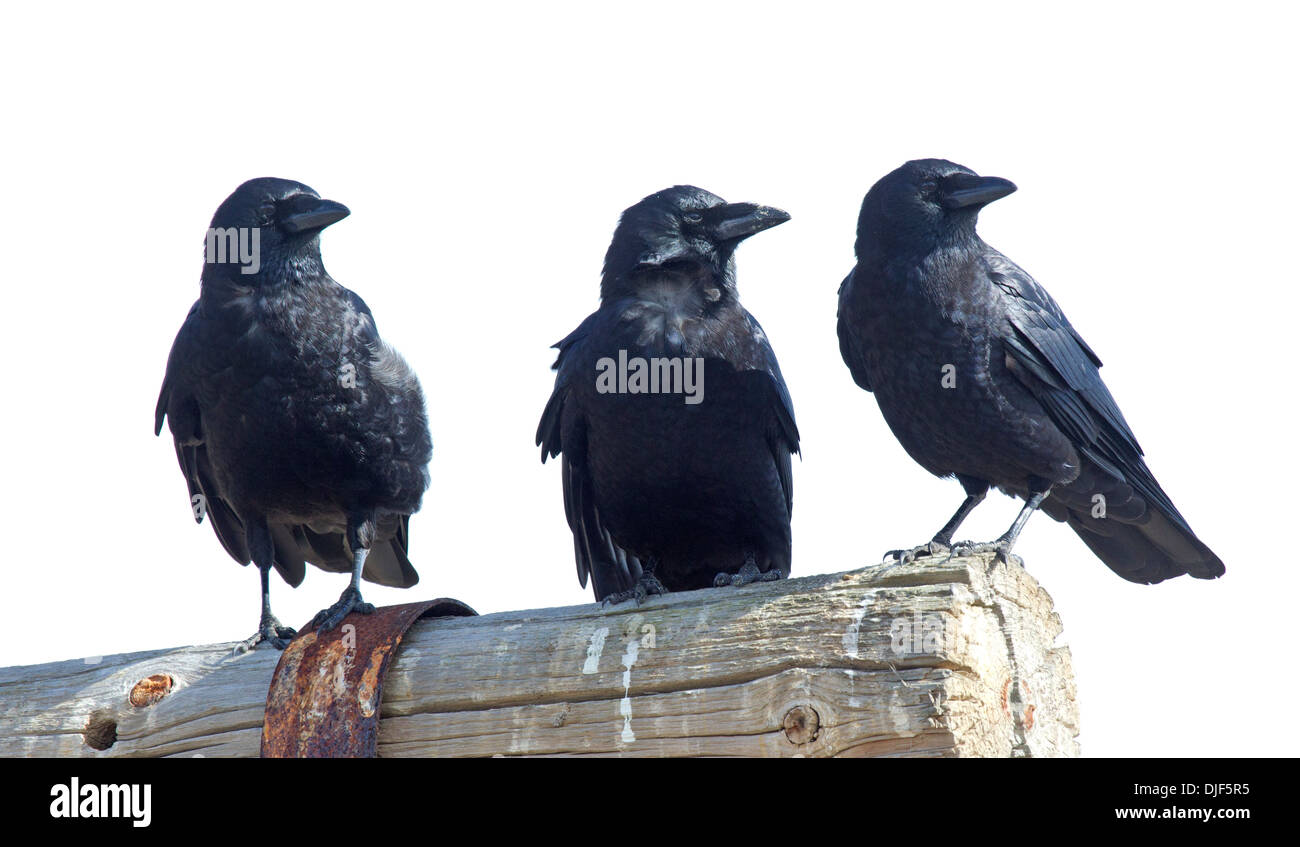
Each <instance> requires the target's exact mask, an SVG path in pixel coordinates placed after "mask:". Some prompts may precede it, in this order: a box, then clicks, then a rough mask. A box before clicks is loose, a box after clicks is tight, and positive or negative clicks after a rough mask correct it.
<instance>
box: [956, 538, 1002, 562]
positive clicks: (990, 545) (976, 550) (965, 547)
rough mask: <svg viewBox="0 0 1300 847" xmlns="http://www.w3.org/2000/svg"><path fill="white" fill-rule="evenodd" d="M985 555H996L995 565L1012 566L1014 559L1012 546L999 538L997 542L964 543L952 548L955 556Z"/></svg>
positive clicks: (994, 558)
mask: <svg viewBox="0 0 1300 847" xmlns="http://www.w3.org/2000/svg"><path fill="white" fill-rule="evenodd" d="M984 553H995V554H996V555H995V556H994V557H993V565H996V564H997V563H998V562H1001V563H1002V564H1004V565H1009V564H1011V560H1012V559H1013V558H1016V557H1013V556H1012V555H1011V545H1010V544H1009V543H1007V541H1006V539H1003V538H999V539H998V540H997V541H983V542H979V543H975V542H971V541H963V542H961V543H959V544H954V545H953V546H952V555H953V556H978V555H981V554H984Z"/></svg>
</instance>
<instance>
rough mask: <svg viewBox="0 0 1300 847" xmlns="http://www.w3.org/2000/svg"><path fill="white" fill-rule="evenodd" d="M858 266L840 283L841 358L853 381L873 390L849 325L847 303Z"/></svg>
mask: <svg viewBox="0 0 1300 847" xmlns="http://www.w3.org/2000/svg"><path fill="white" fill-rule="evenodd" d="M857 270H858V269H857V268H856V267H855V268H854V269H853V270H851V271H849V275H848V276H846V277H844V281H843V282H841V283H840V304H839V310H838V311H837V312H836V318H837V320H836V327H835V328H836V331H837V334H838V335H839V338H840V358H841V359H843V360H844V364H846V365H848V366H849V373H850V374H852V375H853V381H854V382H856V383H857V384H858V387H859V388H861V389H862V390H864V391H870V390H871V380H870V379H868V378H867V369H866V368H864V367H863V366H862V363H861V362H860V361H858V355H857V351H855V350H854V349H853V345H852V343H851V342H850V339H851V338H852V337H853V331H852V328H851V327H849V326H847V321H848V313H847V307H846V305H845V304H846V303H847V302H848V299H849V293H850V291H851V290H852V288H853V275H854V274H855V273H857Z"/></svg>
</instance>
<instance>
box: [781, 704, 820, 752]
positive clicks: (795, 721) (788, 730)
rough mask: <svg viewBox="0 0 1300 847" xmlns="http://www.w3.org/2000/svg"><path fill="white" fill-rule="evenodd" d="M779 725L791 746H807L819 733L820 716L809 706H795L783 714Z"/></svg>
mask: <svg viewBox="0 0 1300 847" xmlns="http://www.w3.org/2000/svg"><path fill="white" fill-rule="evenodd" d="M781 725H782V727H783V728H784V729H785V737H786V738H787V739H788V740H789V741H790V743H791V744H807V743H808V742H810V741H812V740H814V739H815V738H817V733H818V732H820V731H821V716H820V715H818V714H817V710H816V709H814V708H813V707H812V706H810V705H803V706H795V707H794V708H793V709H791V710H790V711H788V712H786V713H785V720H783V721H782V722H781Z"/></svg>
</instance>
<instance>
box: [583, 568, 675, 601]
mask: <svg viewBox="0 0 1300 847" xmlns="http://www.w3.org/2000/svg"><path fill="white" fill-rule="evenodd" d="M667 593H668V589H667V588H664V584H663V583H662V582H660V581H659V578H658V577H657V576H655V575H654V574H653V573H648V572H642V574H641V576H640V578H639V579H637V581H636V585H634V586H632V588H630V589H629V590H627V591H615V592H614V593H613V594H610V595H609V596H607V597H606V598H605V599H604V600H601V601H600V605H601V606H614V605H617V604H619V603H626V602H627V601H628V600H635V601H636V604H637V605H638V606H640V605H641V604H642V603H644V602H645V601H646V598H647V597H650V596H652V595H654V596H659V595H664V594H667Z"/></svg>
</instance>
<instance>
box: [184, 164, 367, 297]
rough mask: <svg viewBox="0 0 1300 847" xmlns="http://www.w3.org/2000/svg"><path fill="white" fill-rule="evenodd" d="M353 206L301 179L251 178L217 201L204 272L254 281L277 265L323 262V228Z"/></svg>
mask: <svg viewBox="0 0 1300 847" xmlns="http://www.w3.org/2000/svg"><path fill="white" fill-rule="evenodd" d="M348 214H349V212H348V208H347V206H344V205H343V204H342V203H335V202H334V201H333V200H322V199H321V196H320V195H319V194H317V193H316V192H315V191H313V190H312V189H311V188H309V187H308V186H306V185H303V184H302V183H301V182H294V181H293V180H291V179H277V178H276V177H260V178H258V179H250V180H249V181H248V182H246V183H244V184H243V185H241V186H239V188H236V189H235V192H234V193H233V194H231V195H230V196H229V197H227V198H226V199H225V201H224V202H223V203H222V204H221V205H220V206H218V207H217V211H216V214H214V215H213V216H212V225H211V226H210V227H209V228H208V232H207V236H206V239H205V242H204V262H205V264H204V274H203V275H204V278H205V279H208V278H213V277H219V278H220V277H234V278H237V279H238V280H240V281H242V282H245V283H247V284H255V283H256V282H257V281H258V280H259V279H262V278H265V277H266V276H267V272H269V271H272V270H273V269H280V268H285V267H288V266H291V265H299V264H303V263H305V264H308V265H311V264H314V265H316V266H319V264H320V240H319V235H320V231H321V230H322V229H324V228H325V227H327V226H329V225H330V224H332V223H337V222H338V221H341V220H343V219H344V218H346V217H347V216H348Z"/></svg>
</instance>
